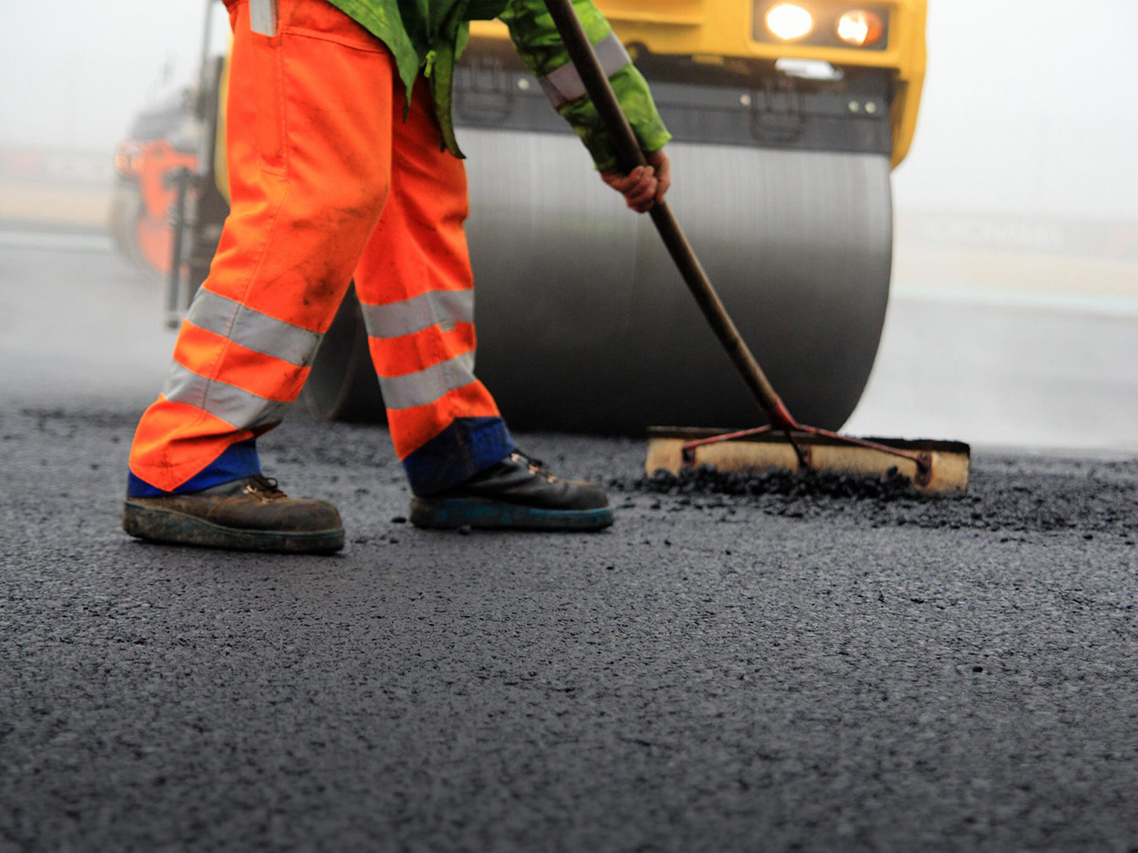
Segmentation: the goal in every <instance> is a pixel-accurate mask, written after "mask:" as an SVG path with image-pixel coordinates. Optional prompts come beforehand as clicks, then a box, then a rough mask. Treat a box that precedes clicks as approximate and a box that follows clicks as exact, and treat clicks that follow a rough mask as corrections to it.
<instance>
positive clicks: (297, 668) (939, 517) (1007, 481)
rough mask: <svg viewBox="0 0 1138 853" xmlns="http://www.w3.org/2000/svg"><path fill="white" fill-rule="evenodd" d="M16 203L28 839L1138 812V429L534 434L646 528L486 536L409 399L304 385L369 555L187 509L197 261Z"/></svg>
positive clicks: (269, 446) (858, 826) (0, 722)
mask: <svg viewBox="0 0 1138 853" xmlns="http://www.w3.org/2000/svg"><path fill="white" fill-rule="evenodd" d="M5 240H6V242H4V241H0V244H2V245H0V250H2V251H0V401H2V405H0V851H3V853H7V851H25V850H28V851H38V850H50V851H56V850H74V851H104V850H106V851H132V850H139V851H205V850H227V851H228V850H235V851H240V850H328V851H343V850H384V851H386V850H408V851H419V850H425V851H466V850H469V851H498V850H501V851H515V850H517V851H530V850H532V851H545V850H550V851H562V850H564V851H578V850H591V851H598V853H599V852H600V851H654V850H659V851H673V850H674V851H703V850H707V851H753V850H797V849H801V850H901V851H908V850H960V849H967V850H971V849H981V850H1035V849H1050V850H1071V849H1090V850H1118V851H1126V850H1131V849H1138V794H1136V793H1135V792H1136V791H1138V701H1136V700H1138V682H1136V665H1135V657H1136V651H1138V625H1136V623H1135V610H1134V607H1135V601H1136V598H1138V546H1136V545H1135V544H1134V543H1135V541H1136V540H1138V462H1136V461H1135V460H1134V456H1133V454H1131V455H1130V457H1129V458H1126V457H1124V456H1119V455H1117V454H1106V453H1098V452H1094V453H1084V454H1081V455H1079V456H1072V457H1070V458H1064V457H1061V456H1055V455H1038V454H1029V453H1015V454H994V453H991V452H979V453H977V454H976V456H975V459H974V465H973V474H974V476H973V482H972V487H971V490H970V493H969V496H968V497H967V498H965V499H963V500H960V501H951V502H943V501H942V502H929V501H922V500H914V499H911V498H907V497H904V496H899V495H898V494H897V493H896V492H895V490H893V489H888V488H887V489H884V490H883V491H882V494H881V495H879V496H878V497H876V498H873V499H866V498H864V497H862V498H858V497H856V496H850V495H848V494H846V491H843V490H842V489H833V488H821V489H818V488H809V489H806V488H798V487H794V488H789V489H788V488H781V487H779V486H778V484H777V483H776V484H768V485H773V486H774V488H773V490H768V491H766V492H763V493H761V494H752V492H753V491H754V489H753V488H752V486H753V485H754V484H752V483H743V484H739V483H735V484H730V483H728V484H724V483H715V482H707V481H706V478H704V479H700V478H697V479H696V480H695V481H692V482H686V483H680V484H676V483H668V482H658V481H651V480H649V479H646V478H645V477H644V475H643V472H642V471H641V470H640V466H641V464H642V461H643V453H644V445H643V443H642V442H640V441H633V440H613V439H595V438H580V437H572V436H556V435H534V436H522V437H521V438H522V442H523V445H524V447H525V448H526V449H527V450H529V451H530V452H532V453H533V454H535V455H537V456H539V457H541V458H544V459H545V460H546V462H547V463H548V464H549V465H550V466H551V467H553V468H554V469H555V470H557V471H559V472H562V473H565V474H572V475H578V476H586V477H592V478H595V479H599V480H601V481H602V482H605V483H607V484H609V486H610V489H611V494H612V497H613V501H614V503H615V504H616V506H617V522H616V525H615V527H614V528H613V529H611V530H609V531H607V532H604V533H601V534H595V535H569V534H549V535H516V534H515V535H510V534H490V533H478V532H475V533H472V534H470V535H461V534H458V533H434V532H430V533H429V532H422V531H417V530H414V529H412V528H410V527H409V525H407V524H406V522H405V521H403V520H402V519H403V518H405V517H406V515H407V499H408V495H407V491H406V486H405V483H404V479H403V476H402V473H401V471H400V470H399V466H398V464H397V462H396V461H395V458H394V454H393V452H392V450H391V447H390V442H389V439H388V437H387V435H386V433H385V432H384V431H383V430H382V429H376V428H367V427H354V426H347V425H325V424H316V423H312V422H311V421H308V420H306V419H305V418H304V417H294V418H292V419H290V420H289V421H288V422H286V423H285V424H284V426H282V427H281V428H280V429H278V430H276V431H275V432H273V433H271V434H270V435H269V436H267V437H266V438H264V439H263V440H262V442H261V451H262V458H263V461H264V463H265V467H266V470H267V472H268V473H270V474H272V475H275V476H277V477H279V478H280V479H281V481H282V483H283V484H284V486H285V487H286V488H287V489H289V490H290V491H291V492H292V493H293V494H296V495H312V496H317V497H324V498H329V499H332V500H334V501H335V502H336V503H337V504H338V505H339V506H340V508H341V511H342V513H343V515H344V517H345V520H346V522H347V525H348V531H349V537H348V547H347V549H346V550H345V551H344V552H343V553H342V554H340V555H338V556H335V557H326V558H317V557H287V558H285V557H264V556H253V555H244V554H227V553H219V552H208V551H194V550H181V549H177V548H171V547H166V546H160V545H148V544H144V543H140V542H135V541H132V540H130V539H129V538H128V537H127V536H125V534H123V533H122V532H121V531H120V530H119V529H118V517H119V513H120V510H121V496H122V493H123V489H124V480H125V463H126V455H127V446H128V443H129V440H130V435H131V432H132V430H133V427H134V423H135V420H136V418H137V416H138V414H139V412H140V411H141V409H142V407H143V406H144V405H145V404H146V403H147V402H148V401H149V399H151V398H152V395H153V394H154V393H155V391H156V389H157V388H158V386H159V384H160V382H161V376H162V372H163V367H164V364H165V362H166V359H167V358H168V353H169V348H170V346H171V338H170V337H169V334H168V333H166V332H165V331H164V330H162V328H161V325H160V322H159V318H160V317H161V310H162V293H161V288H160V287H157V286H156V285H155V283H154V282H153V281H152V280H148V279H145V278H144V277H140V276H138V275H137V274H136V273H132V272H131V271H130V270H129V268H127V267H126V266H125V265H124V264H123V263H122V262H120V261H118V260H117V259H116V258H115V257H114V256H113V255H110V254H109V253H108V252H107V251H106V249H105V248H102V249H98V248H92V246H90V245H88V244H89V243H90V242H91V241H87V242H84V241H81V240H78V241H77V240H73V239H71V238H59V239H57V238H56V237H54V236H52V235H50V234H49V235H43V236H42V237H37V240H36V241H31V242H30V241H29V240H28V239H26V238H24V237H22V236H21V235H19V234H15V235H12V234H9V235H7V237H5ZM53 241H54V242H53ZM1009 321H1010V315H1009ZM886 366H887V365H886ZM1084 386H1085V387H1086V388H1090V389H1093V388H1095V387H1098V386H1095V385H1094V384H1093V383H1090V384H1087V383H1084ZM1111 394H1114V391H1113V390H1112V388H1111V387H1108V388H1106V389H1105V390H1104V391H1103V396H1104V400H1105V397H1108V396H1110V395H1111ZM1096 405H1097V404H1096ZM1101 405H1102V406H1107V407H1108V404H1107V402H1105V401H1103V402H1102V403H1101ZM1090 410H1091V409H1088V411H1090ZM1102 410H1106V409H1102ZM942 437H961V438H968V436H967V435H961V436H956V435H948V434H946V435H944V436H942ZM723 487H727V491H729V492H732V494H724V493H722V491H718V490H717V489H722V488H723Z"/></svg>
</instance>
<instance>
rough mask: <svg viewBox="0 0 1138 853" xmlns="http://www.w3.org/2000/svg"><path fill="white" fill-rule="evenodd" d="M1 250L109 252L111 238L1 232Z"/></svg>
mask: <svg viewBox="0 0 1138 853" xmlns="http://www.w3.org/2000/svg"><path fill="white" fill-rule="evenodd" d="M0 249H50V250H52V251H56V252H109V251H111V238H110V237H106V236H104V235H102V234H65V233H64V234H53V233H49V232H42V231H0Z"/></svg>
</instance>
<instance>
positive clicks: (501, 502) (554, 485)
mask: <svg viewBox="0 0 1138 853" xmlns="http://www.w3.org/2000/svg"><path fill="white" fill-rule="evenodd" d="M411 523H412V524H414V525H415V526H416V527H433V528H458V527H479V528H487V529H495V528H497V529H502V528H510V529H516V530H600V529H601V528H604V527H608V526H609V525H611V524H612V507H611V506H609V499H608V495H606V494H605V490H604V489H602V488H601V487H600V486H598V485H596V484H595V483H581V482H577V481H574V480H561V479H559V478H557V477H555V476H553V475H552V474H551V473H549V472H548V471H546V470H545V468H543V467H542V463H541V462H539V461H537V460H536V459H530V458H529V457H527V456H525V455H524V454H522V453H511V454H510V455H509V456H507V457H506V458H505V459H503V460H502V461H501V462H499V463H498V464H497V465H495V466H494V467H493V468H489V469H487V470H485V471H482V472H481V473H479V474H476V475H475V476H474V477H472V478H471V479H469V480H467V481H466V482H464V483H460V484H459V485H457V486H455V487H454V488H451V489H447V490H446V491H444V492H439V493H437V494H433V495H429V496H427V497H422V496H416V497H414V498H412V499H411Z"/></svg>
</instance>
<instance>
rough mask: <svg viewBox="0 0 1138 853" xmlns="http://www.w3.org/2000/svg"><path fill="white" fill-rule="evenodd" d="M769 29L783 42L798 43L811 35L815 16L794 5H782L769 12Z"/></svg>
mask: <svg viewBox="0 0 1138 853" xmlns="http://www.w3.org/2000/svg"><path fill="white" fill-rule="evenodd" d="M767 29H768V30H770V31H771V32H772V33H774V34H775V35H776V36H778V37H779V38H780V39H782V40H783V41H797V40H798V39H800V38H804V37H806V36H808V35H810V32H811V31H812V30H813V29H814V16H813V15H811V14H810V13H809V12H807V11H806V10H805V9H803V8H802V7H801V6H795V5H794V4H793V3H780V4H779V5H778V6H775V7H774V8H772V9H771V10H770V11H769V12H767Z"/></svg>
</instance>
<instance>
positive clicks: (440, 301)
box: [360, 290, 474, 338]
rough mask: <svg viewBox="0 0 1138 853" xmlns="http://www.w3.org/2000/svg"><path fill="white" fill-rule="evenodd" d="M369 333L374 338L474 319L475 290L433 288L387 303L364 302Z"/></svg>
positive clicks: (407, 333) (404, 333)
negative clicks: (409, 297) (400, 300)
mask: <svg viewBox="0 0 1138 853" xmlns="http://www.w3.org/2000/svg"><path fill="white" fill-rule="evenodd" d="M360 308H361V309H362V311H363V315H364V324H365V325H366V326H367V333H368V334H369V335H371V336H372V337H373V338H400V337H402V336H403V335H413V334H414V333H415V332H421V331H423V329H429V328H430V327H431V326H436V325H438V326H451V327H453V326H454V324H455V323H473V322H474V291H473V290H431V291H428V292H427V293H422V294H420V295H419V296H415V297H412V298H411V299H404V300H403V301H402V302H389V303H387V304H386V305H368V304H364V303H361V304H360Z"/></svg>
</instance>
